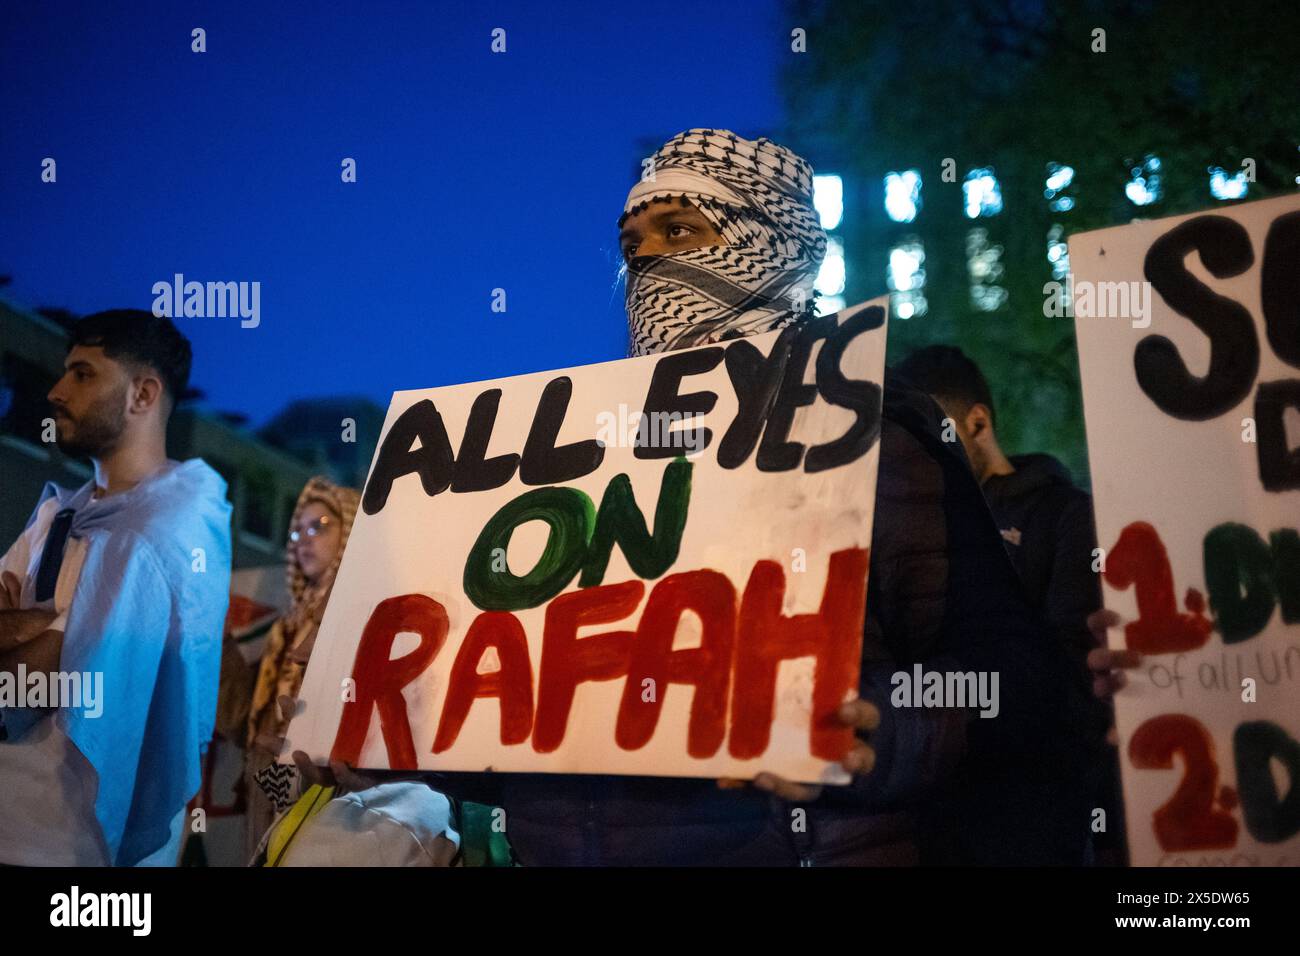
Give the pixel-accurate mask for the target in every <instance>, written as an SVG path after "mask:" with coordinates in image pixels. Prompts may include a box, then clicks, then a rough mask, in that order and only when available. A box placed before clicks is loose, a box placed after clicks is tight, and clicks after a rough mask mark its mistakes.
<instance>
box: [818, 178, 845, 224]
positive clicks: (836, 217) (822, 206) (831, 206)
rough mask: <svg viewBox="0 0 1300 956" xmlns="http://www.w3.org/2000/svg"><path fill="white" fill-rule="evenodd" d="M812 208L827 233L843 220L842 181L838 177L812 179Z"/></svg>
mask: <svg viewBox="0 0 1300 956" xmlns="http://www.w3.org/2000/svg"><path fill="white" fill-rule="evenodd" d="M813 206H814V207H815V208H816V210H817V214H818V215H819V216H820V217H821V221H822V228H823V229H825V230H827V231H828V232H829V231H830V230H832V229H834V228H835V227H836V226H838V225H839V224H840V220H841V219H843V218H844V180H842V179H840V177H839V176H814V177H813Z"/></svg>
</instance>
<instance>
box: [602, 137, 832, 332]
mask: <svg viewBox="0 0 1300 956" xmlns="http://www.w3.org/2000/svg"><path fill="white" fill-rule="evenodd" d="M653 165H654V179H653V180H646V181H642V182H640V183H637V185H636V186H634V187H632V191H631V192H630V193H628V197H627V202H626V204H625V205H624V207H623V217H622V218H621V219H620V220H619V226H620V227H621V226H622V225H623V223H624V221H626V219H627V218H628V217H629V216H630V215H631V214H632V213H634V212H636V211H638V210H640V209H644V208H647V207H648V206H649V205H650V204H651V203H654V202H662V201H675V202H679V201H680V200H681V198H682V197H685V198H686V199H688V200H689V201H690V202H691V203H692V204H693V205H694V206H696V207H697V208H698V209H699V210H700V213H701V214H702V215H703V216H704V217H705V218H706V219H707V220H708V221H709V222H710V223H712V224H713V227H714V228H715V229H716V230H717V231H718V233H719V234H720V235H721V236H722V237H723V238H724V239H725V240H726V242H727V244H726V245H724V246H706V247H704V248H700V249H691V250H688V251H686V252H678V253H675V254H673V255H668V256H634V257H633V258H632V259H631V260H630V261H629V262H628V267H627V320H628V332H629V337H630V349H629V353H630V354H631V355H650V354H653V353H655V352H663V351H668V350H671V349H680V348H690V347H691V346H695V345H704V344H707V343H709V342H717V341H721V340H723V339H731V338H738V337H741V336H746V335H756V334H758V333H760V332H769V331H771V330H773V329H779V328H782V327H783V326H786V325H789V324H790V323H792V322H795V321H797V320H799V319H800V318H802V317H803V316H805V315H811V314H812V313H813V311H814V307H813V282H814V281H815V280H816V278H817V270H818V269H819V268H820V266H821V262H822V259H823V257H824V256H825V255H826V233H825V232H824V231H823V229H822V227H821V220H820V217H819V216H818V214H817V210H816V209H815V208H814V207H813V174H812V167H810V166H809V165H808V163H806V162H805V161H804V160H803V159H801V158H800V157H798V156H796V155H795V154H794V153H792V152H790V150H788V149H786V148H785V147H783V146H778V145H777V144H776V143H773V142H772V141H771V140H768V139H757V140H747V139H743V138H742V137H739V136H737V135H736V134H735V133H731V132H728V131H727V130H711V129H692V130H687V131H686V132H684V133H679V134H678V135H676V136H674V137H673V138H672V139H670V140H669V141H668V142H667V143H665V144H664V145H663V146H662V147H660V149H659V151H658V152H657V153H655V155H654V158H653Z"/></svg>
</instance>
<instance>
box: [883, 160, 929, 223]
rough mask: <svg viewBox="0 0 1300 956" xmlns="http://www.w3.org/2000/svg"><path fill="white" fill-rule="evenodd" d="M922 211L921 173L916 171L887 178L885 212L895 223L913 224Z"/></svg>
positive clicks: (887, 176) (890, 175) (905, 171)
mask: <svg viewBox="0 0 1300 956" xmlns="http://www.w3.org/2000/svg"><path fill="white" fill-rule="evenodd" d="M920 210H921V173H920V172H919V171H918V170H915V169H908V170H904V171H903V172H901V173H889V174H888V175H886V176H885V212H886V213H887V214H888V215H889V218H890V219H892V220H894V222H911V221H912V220H913V219H915V218H916V214H917V213H918V212H919V211H920Z"/></svg>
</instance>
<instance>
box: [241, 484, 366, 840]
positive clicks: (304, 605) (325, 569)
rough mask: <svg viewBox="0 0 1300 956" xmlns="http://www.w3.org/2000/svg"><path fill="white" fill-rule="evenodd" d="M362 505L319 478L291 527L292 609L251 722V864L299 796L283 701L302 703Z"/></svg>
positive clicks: (259, 682)
mask: <svg viewBox="0 0 1300 956" xmlns="http://www.w3.org/2000/svg"><path fill="white" fill-rule="evenodd" d="M359 500H360V496H359V495H358V494H357V492H355V491H353V490H352V489H351V488H344V487H342V486H340V485H336V484H334V483H333V482H332V481H329V480H328V479H326V478H321V477H315V478H312V479H311V480H310V481H308V482H307V484H306V486H305V487H304V488H303V489H302V493H301V494H299V496H298V503H297V506H296V507H295V508H294V512H293V518H292V519H291V520H290V522H289V541H288V545H287V547H286V559H287V560H286V568H285V570H286V574H287V576H288V584H289V596H290V602H291V603H290V606H289V611H288V613H286V614H285V615H284V616H283V617H281V618H280V619H279V620H277V621H276V622H275V624H273V625H272V627H271V632H270V635H269V636H268V637H267V641H266V647H265V648H264V649H263V651H262V659H261V663H260V665H259V666H258V671H257V679H256V682H255V684H254V686H253V697H252V701H251V704H250V708H249V715H248V726H247V736H246V747H247V749H246V758H245V788H246V794H247V802H248V815H247V818H246V823H247V838H248V844H247V845H248V854H247V856H249V857H251V856H252V855H253V854H254V853H255V852H256V850H257V848H258V846H259V844H260V843H261V840H262V837H263V836H264V835H265V833H266V830H267V829H268V828H269V827H270V825H271V822H272V821H273V820H274V819H275V815H276V814H277V813H279V812H280V811H282V810H284V809H285V808H286V807H287V806H289V805H290V804H291V803H292V802H293V800H294V798H295V797H296V796H297V790H298V788H297V772H296V771H295V770H294V768H293V767H292V766H291V765H285V764H277V763H276V756H277V755H278V754H279V752H280V748H281V747H282V746H283V744H284V733H285V730H286V728H287V727H288V724H289V719H288V715H287V714H285V713H283V712H282V708H281V707H280V706H279V705H278V704H277V700H278V698H280V697H282V696H283V697H290V698H295V699H296V698H297V696H298V690H299V688H300V687H301V686H302V678H303V674H304V672H305V671H306V669H307V660H308V658H309V657H310V656H311V649H312V645H313V644H314V643H315V642H316V630H317V628H318V627H319V626H320V622H321V618H322V616H323V615H324V613H325V604H326V602H327V601H328V600H329V595H330V589H331V588H332V587H333V586H334V576H335V575H336V574H337V573H338V569H339V563H340V562H341V561H342V560H343V547H344V545H346V544H347V540H348V534H349V532H351V530H352V521H353V518H354V517H355V516H356V513H357V503H358V501H359Z"/></svg>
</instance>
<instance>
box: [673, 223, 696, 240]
mask: <svg viewBox="0 0 1300 956" xmlns="http://www.w3.org/2000/svg"><path fill="white" fill-rule="evenodd" d="M678 230H682V231H680V232H679V231H678ZM693 235H695V230H694V229H692V228H691V227H690V226H688V225H686V224H685V223H680V222H675V223H673V224H672V225H671V226H669V227H668V238H669V239H686V238H688V237H689V236H693Z"/></svg>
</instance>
